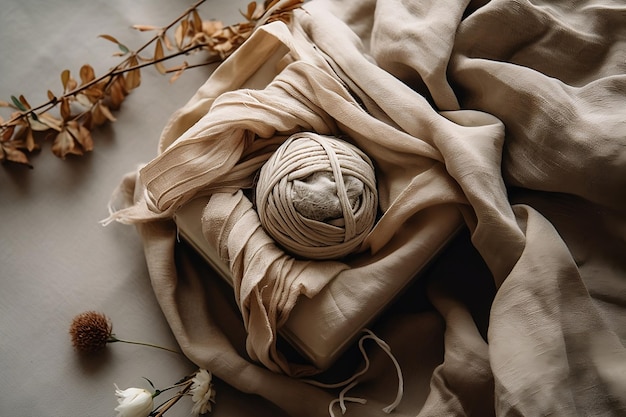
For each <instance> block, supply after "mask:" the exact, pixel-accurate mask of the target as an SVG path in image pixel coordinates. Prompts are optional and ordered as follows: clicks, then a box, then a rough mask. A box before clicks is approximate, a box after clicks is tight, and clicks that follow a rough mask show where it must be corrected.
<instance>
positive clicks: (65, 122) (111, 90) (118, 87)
mask: <svg viewBox="0 0 626 417" xmlns="http://www.w3.org/2000/svg"><path fill="white" fill-rule="evenodd" d="M205 2H206V0H198V1H197V2H196V3H195V4H193V5H192V6H190V7H189V8H188V9H187V10H185V11H184V12H183V13H182V14H181V15H180V16H178V17H177V18H176V19H174V20H172V21H171V22H170V23H168V24H167V25H165V26H163V27H160V28H158V27H152V26H140V25H136V26H135V29H138V30H140V31H147V30H154V31H156V34H155V35H154V36H153V37H152V38H151V39H150V40H148V41H147V42H145V43H144V44H143V45H142V46H140V47H139V48H138V49H136V50H135V51H130V50H129V49H128V48H127V47H126V46H125V45H123V44H122V43H120V42H119V41H117V39H115V38H114V37H112V36H110V35H101V37H102V38H104V39H107V40H109V41H111V42H114V43H116V44H117V46H118V47H119V48H120V50H121V51H122V52H123V53H122V54H118V55H122V56H124V55H128V56H127V57H126V58H125V59H124V60H123V61H122V62H120V63H119V64H118V65H116V66H114V67H113V68H111V69H110V70H109V71H107V72H106V73H105V74H104V75H102V76H100V77H96V76H95V73H94V71H93V68H92V67H91V66H90V65H87V64H86V65H83V67H81V69H80V78H81V83H80V85H79V84H78V82H77V81H76V80H74V79H73V78H72V77H71V76H70V72H69V70H64V71H63V72H62V74H61V80H62V82H63V94H61V95H59V96H57V95H55V94H53V93H52V92H51V91H50V90H48V99H49V100H48V101H47V102H45V103H43V104H40V105H38V106H35V107H31V106H30V104H29V103H28V101H27V100H26V98H25V97H24V96H23V95H20V96H19V98H18V97H15V96H11V102H4V101H0V107H11V108H13V109H14V110H15V112H14V113H13V115H12V116H11V117H10V119H9V120H8V121H6V122H5V121H4V120H3V119H2V118H1V117H0V162H6V161H11V162H16V163H18V164H23V165H27V166H29V167H31V168H32V166H31V165H30V162H29V161H28V157H27V153H31V152H33V151H35V150H37V149H38V148H39V146H38V144H37V139H36V137H35V135H34V134H33V132H35V131H38V132H47V134H46V137H49V136H51V134H52V135H54V137H55V139H54V142H53V144H52V152H53V153H54V154H55V155H56V156H58V157H61V158H65V156H66V155H68V154H74V155H82V154H83V153H84V152H88V151H91V150H92V149H93V139H92V137H91V131H92V130H93V129H94V128H95V127H97V126H99V125H101V124H103V123H105V122H107V121H111V122H112V121H115V117H114V116H113V114H112V113H111V110H117V109H118V108H119V107H120V105H121V103H122V102H123V101H124V99H125V97H126V96H127V95H128V94H129V93H130V92H131V91H132V90H134V89H135V88H137V87H138V86H139V84H140V69H142V68H144V67H147V66H155V67H156V69H157V70H158V71H159V72H160V73H162V74H167V73H172V72H174V75H173V76H172V78H171V80H170V81H174V80H175V79H177V78H178V76H180V75H181V74H182V73H183V72H184V71H186V70H187V69H190V68H195V67H198V66H202V65H209V64H213V63H216V62H219V61H222V60H224V59H225V58H226V57H228V56H229V55H230V54H232V53H233V52H234V51H235V50H236V49H237V48H238V47H239V46H241V44H243V43H244V42H245V41H246V40H247V39H248V38H249V37H250V35H251V34H252V33H253V32H254V31H255V30H256V29H257V28H258V27H259V26H261V25H263V24H265V23H268V22H271V21H275V20H282V21H288V20H289V19H290V15H289V13H290V12H291V11H292V10H293V9H295V8H297V7H300V5H301V4H302V0H271V1H270V0H266V1H265V2H264V4H263V6H261V7H258V6H257V4H256V2H252V3H250V4H249V5H248V8H247V11H246V13H245V14H244V13H243V12H242V14H243V15H244V17H245V18H246V22H244V23H238V24H234V25H230V26H226V27H224V26H222V24H221V22H216V21H203V20H201V18H200V16H199V15H198V12H197V9H198V7H199V6H200V5H202V4H203V3H205ZM176 25H178V27H177V28H176V33H175V41H176V42H175V43H176V47H177V49H178V51H176V52H173V53H171V54H169V55H165V54H164V49H163V45H165V47H166V48H167V49H168V50H171V49H173V46H172V43H171V41H170V39H169V38H168V35H167V33H168V31H169V30H171V29H172V28H174V27H175V26H176ZM153 45H154V47H155V49H154V55H153V56H152V57H151V58H149V59H146V58H143V57H140V56H139V54H140V53H141V52H142V51H145V50H146V49H147V48H148V47H151V46H153ZM197 50H208V51H209V52H210V54H209V57H208V59H207V60H206V62H204V63H203V64H194V65H189V64H188V63H187V62H184V63H183V65H180V66H178V67H175V68H170V69H167V68H165V67H164V66H163V64H162V63H163V62H164V61H167V60H170V59H172V58H175V57H179V56H181V55H187V54H189V53H191V52H195V51H197ZM140 61H143V62H140ZM75 103H76V104H80V105H82V106H83V107H84V108H85V110H83V111H81V112H78V113H73V111H72V108H71V105H72V104H75ZM57 106H59V107H60V116H61V117H60V118H57V117H54V116H52V115H50V114H48V113H47V112H48V111H49V110H51V109H53V108H55V107H57Z"/></svg>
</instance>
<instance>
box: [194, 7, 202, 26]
mask: <svg viewBox="0 0 626 417" xmlns="http://www.w3.org/2000/svg"><path fill="white" fill-rule="evenodd" d="M191 15H192V17H193V20H192V26H191V27H192V30H193V31H194V32H200V31H201V30H202V19H201V18H200V15H199V14H198V11H197V10H196V9H193V10H192V12H191Z"/></svg>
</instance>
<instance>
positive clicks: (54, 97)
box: [48, 90, 57, 103]
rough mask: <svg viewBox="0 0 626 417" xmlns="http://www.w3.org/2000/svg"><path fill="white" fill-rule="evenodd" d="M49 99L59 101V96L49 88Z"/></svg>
mask: <svg viewBox="0 0 626 417" xmlns="http://www.w3.org/2000/svg"><path fill="white" fill-rule="evenodd" d="M48 100H50V101H52V102H55V103H56V101H57V97H56V96H55V95H54V93H53V92H52V91H50V90H48Z"/></svg>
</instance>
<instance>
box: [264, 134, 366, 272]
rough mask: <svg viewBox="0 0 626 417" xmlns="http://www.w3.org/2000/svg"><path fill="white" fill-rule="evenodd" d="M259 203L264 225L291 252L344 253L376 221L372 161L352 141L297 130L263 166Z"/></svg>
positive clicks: (320, 257)
mask: <svg viewBox="0 0 626 417" xmlns="http://www.w3.org/2000/svg"><path fill="white" fill-rule="evenodd" d="M256 206H257V212H258V214H259V219H260V221H261V224H262V225H263V228H264V229H265V231H266V232H267V233H268V234H269V235H270V236H271V237H272V238H273V239H274V240H275V241H276V242H277V243H279V244H280V245H281V246H282V247H283V248H284V249H286V250H287V251H289V252H291V253H292V254H294V255H298V256H301V257H305V258H310V259H315V260H323V259H338V258H341V257H344V256H346V255H348V254H350V253H352V252H354V251H355V250H357V249H358V248H359V246H360V245H361V243H362V242H363V240H364V239H365V237H366V236H367V234H368V233H369V231H370V230H371V229H372V227H373V226H374V222H375V221H376V213H377V210H378V193H377V190H376V176H375V173H374V166H373V165H372V162H371V160H370V159H369V157H368V156H367V155H365V153H363V152H362V151H361V150H360V149H358V148H357V147H355V146H354V145H352V144H350V143H348V142H345V141H342V140H339V139H337V138H334V137H329V136H323V135H318V134H316V133H310V132H301V133H296V134H294V135H292V136H291V137H289V138H288V139H287V140H286V141H285V142H284V143H283V144H282V145H281V146H280V147H279V148H278V149H277V150H276V152H275V153H274V154H273V155H272V156H271V157H270V158H269V159H268V161H267V162H266V163H265V164H264V165H263V167H262V168H261V172H260V175H259V178H258V182H257V184H256Z"/></svg>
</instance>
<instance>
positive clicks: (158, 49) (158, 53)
mask: <svg viewBox="0 0 626 417" xmlns="http://www.w3.org/2000/svg"><path fill="white" fill-rule="evenodd" d="M164 56H165V54H164V53H163V43H162V42H161V39H157V41H156V46H155V47H154V60H155V61H160V60H162V59H163V57H164ZM154 67H155V68H156V69H157V71H159V72H160V73H161V74H165V72H166V70H165V67H164V66H163V63H161V62H155V63H154Z"/></svg>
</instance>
